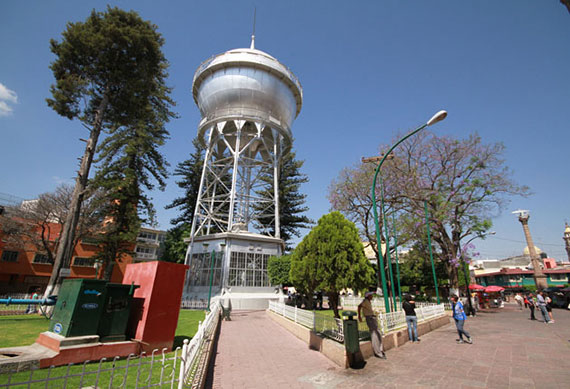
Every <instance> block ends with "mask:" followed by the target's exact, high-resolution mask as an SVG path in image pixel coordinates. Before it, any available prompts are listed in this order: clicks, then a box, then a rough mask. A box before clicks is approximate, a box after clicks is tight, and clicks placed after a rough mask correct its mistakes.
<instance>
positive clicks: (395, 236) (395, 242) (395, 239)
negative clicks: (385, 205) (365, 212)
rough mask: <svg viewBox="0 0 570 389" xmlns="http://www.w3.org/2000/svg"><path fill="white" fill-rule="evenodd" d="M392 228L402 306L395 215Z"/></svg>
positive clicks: (400, 295) (400, 297)
mask: <svg viewBox="0 0 570 389" xmlns="http://www.w3.org/2000/svg"><path fill="white" fill-rule="evenodd" d="M392 226H393V227H394V246H395V249H394V250H395V252H396V274H397V276H398V298H399V299H400V304H402V288H401V287H400V264H399V262H400V261H399V260H398V236H397V235H396V215H395V214H392Z"/></svg>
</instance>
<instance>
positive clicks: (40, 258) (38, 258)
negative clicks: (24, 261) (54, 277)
mask: <svg viewBox="0 0 570 389" xmlns="http://www.w3.org/2000/svg"><path fill="white" fill-rule="evenodd" d="M33 263H45V264H48V265H53V261H51V260H50V259H49V257H48V256H47V254H42V253H36V255H35V256H34V260H33Z"/></svg>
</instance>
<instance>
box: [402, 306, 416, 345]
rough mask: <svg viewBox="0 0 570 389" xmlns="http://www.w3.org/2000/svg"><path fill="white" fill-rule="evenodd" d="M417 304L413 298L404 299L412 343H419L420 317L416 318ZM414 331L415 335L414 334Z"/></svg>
mask: <svg viewBox="0 0 570 389" xmlns="http://www.w3.org/2000/svg"><path fill="white" fill-rule="evenodd" d="M415 308H416V302H415V301H414V300H412V296H410V295H407V296H406V297H405V298H404V303H403V304H402V309H403V310H404V312H405V313H406V324H407V325H408V336H409V338H410V341H412V342H419V341H420V339H419V338H418V317H417V316H416V310H415ZM412 330H413V334H412Z"/></svg>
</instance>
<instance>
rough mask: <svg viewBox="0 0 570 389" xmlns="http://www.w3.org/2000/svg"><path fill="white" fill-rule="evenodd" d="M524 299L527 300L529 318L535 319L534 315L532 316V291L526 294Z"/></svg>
mask: <svg viewBox="0 0 570 389" xmlns="http://www.w3.org/2000/svg"><path fill="white" fill-rule="evenodd" d="M526 299H527V300H528V309H530V320H536V317H534V304H535V303H534V297H533V296H532V293H529V294H527V295H526Z"/></svg>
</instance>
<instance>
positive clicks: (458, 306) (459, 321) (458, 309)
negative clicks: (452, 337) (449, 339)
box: [452, 295, 473, 344]
mask: <svg viewBox="0 0 570 389" xmlns="http://www.w3.org/2000/svg"><path fill="white" fill-rule="evenodd" d="M452 300H453V302H454V304H453V318H454V319H455V327H457V333H458V334H459V339H457V343H464V341H463V335H465V336H466V337H467V340H466V341H467V343H469V344H472V343H473V339H471V335H469V332H467V331H465V329H463V326H464V325H465V320H467V315H465V311H464V310H463V304H462V303H461V301H459V297H457V295H453V297H452Z"/></svg>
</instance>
